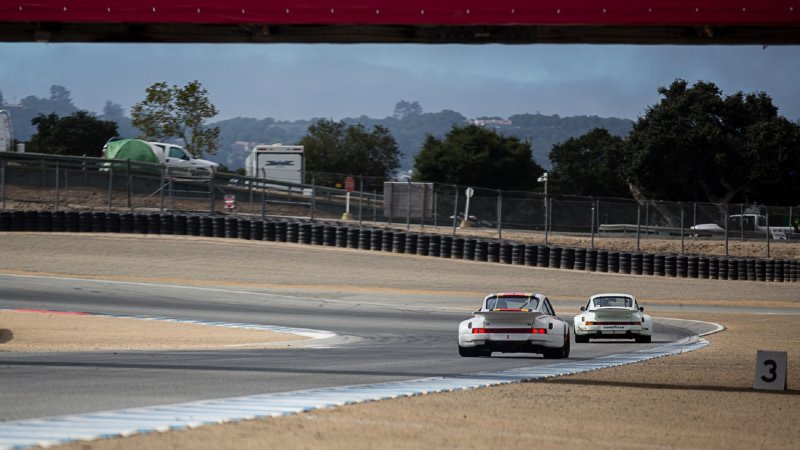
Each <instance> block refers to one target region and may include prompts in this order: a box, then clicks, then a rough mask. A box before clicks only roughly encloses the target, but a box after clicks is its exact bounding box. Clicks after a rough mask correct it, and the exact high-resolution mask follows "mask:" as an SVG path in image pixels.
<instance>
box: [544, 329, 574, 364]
mask: <svg viewBox="0 0 800 450" xmlns="http://www.w3.org/2000/svg"><path fill="white" fill-rule="evenodd" d="M569 352H570V338H569V332H567V334H566V335H564V343H563V344H562V345H561V347H559V348H546V349H544V351H543V352H542V356H544V357H545V358H546V359H563V358H569Z"/></svg>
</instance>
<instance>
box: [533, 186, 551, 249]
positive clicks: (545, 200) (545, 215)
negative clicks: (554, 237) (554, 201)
mask: <svg viewBox="0 0 800 450" xmlns="http://www.w3.org/2000/svg"><path fill="white" fill-rule="evenodd" d="M536 181H538V182H539V183H544V244H545V245H547V237H548V236H547V234H548V231H549V228H550V227H548V226H547V225H548V222H549V219H550V211H549V209H550V208H548V206H547V172H545V173H543V174H542V176H540V177H539V178H537V179H536Z"/></svg>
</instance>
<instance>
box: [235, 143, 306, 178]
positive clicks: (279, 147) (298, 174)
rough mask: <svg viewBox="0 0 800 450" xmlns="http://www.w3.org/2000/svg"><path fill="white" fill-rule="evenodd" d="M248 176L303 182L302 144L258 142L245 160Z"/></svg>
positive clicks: (303, 159) (303, 160) (303, 158)
mask: <svg viewBox="0 0 800 450" xmlns="http://www.w3.org/2000/svg"><path fill="white" fill-rule="evenodd" d="M245 174H246V175H247V176H248V177H254V178H264V179H270V180H276V181H284V182H288V183H297V184H302V183H303V178H304V177H303V176H304V175H305V157H304V154H303V146H302V145H283V144H272V145H266V144H259V145H256V146H255V147H254V148H253V150H251V151H250V154H249V155H248V156H247V159H246V160H245Z"/></svg>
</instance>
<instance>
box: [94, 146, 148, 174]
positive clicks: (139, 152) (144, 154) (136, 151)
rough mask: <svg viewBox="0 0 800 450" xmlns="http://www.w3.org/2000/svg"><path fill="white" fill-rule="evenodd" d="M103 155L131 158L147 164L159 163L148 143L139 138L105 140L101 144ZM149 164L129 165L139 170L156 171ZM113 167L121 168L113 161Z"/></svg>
mask: <svg viewBox="0 0 800 450" xmlns="http://www.w3.org/2000/svg"><path fill="white" fill-rule="evenodd" d="M103 157H104V158H105V159H113V160H117V161H125V160H131V161H136V162H143V163H149V164H161V161H159V160H158V158H157V157H156V154H155V153H154V152H153V149H152V148H150V144H148V143H147V142H145V141H142V140H140V139H116V140H110V141H108V142H106V145H104V146H103ZM149 164H144V165H140V164H136V165H131V168H132V169H134V170H139V171H146V172H158V169H157V168H156V167H154V166H150V165H149ZM113 165H114V168H115V169H117V168H121V167H120V165H119V164H118V163H114V164H113Z"/></svg>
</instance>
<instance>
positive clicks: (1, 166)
mask: <svg viewBox="0 0 800 450" xmlns="http://www.w3.org/2000/svg"><path fill="white" fill-rule="evenodd" d="M0 191H3V209H6V160H5V159H3V160H2V161H0Z"/></svg>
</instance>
